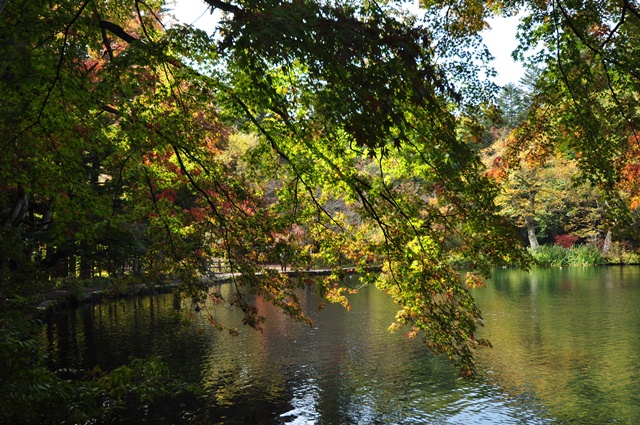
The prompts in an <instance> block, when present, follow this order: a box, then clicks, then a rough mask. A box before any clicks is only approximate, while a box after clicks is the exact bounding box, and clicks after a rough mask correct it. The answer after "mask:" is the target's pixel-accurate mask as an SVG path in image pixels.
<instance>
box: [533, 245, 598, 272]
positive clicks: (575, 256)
mask: <svg viewBox="0 0 640 425" xmlns="http://www.w3.org/2000/svg"><path fill="white" fill-rule="evenodd" d="M529 252H531V255H532V256H533V258H534V259H535V261H536V263H537V264H538V265H540V266H547V267H563V266H598V265H602V264H605V263H606V262H607V261H606V259H605V257H604V255H603V254H602V253H601V252H600V250H599V249H598V248H596V247H595V246H593V245H574V246H572V247H571V248H564V247H562V246H560V245H543V246H541V247H539V248H538V249H536V250H530V251H529Z"/></svg>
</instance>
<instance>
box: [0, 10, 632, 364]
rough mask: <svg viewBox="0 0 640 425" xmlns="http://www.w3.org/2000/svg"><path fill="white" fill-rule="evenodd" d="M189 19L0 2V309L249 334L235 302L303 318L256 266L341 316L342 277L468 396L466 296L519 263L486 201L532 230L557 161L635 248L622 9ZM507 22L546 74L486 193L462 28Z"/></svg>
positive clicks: (515, 246)
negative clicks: (113, 306) (204, 318)
mask: <svg viewBox="0 0 640 425" xmlns="http://www.w3.org/2000/svg"><path fill="white" fill-rule="evenodd" d="M207 3H208V4H210V5H211V6H212V7H214V8H219V9H221V10H222V11H224V17H223V20H222V21H221V22H220V24H219V28H218V31H217V33H216V34H215V36H211V35H207V34H206V33H204V32H202V31H199V30H196V29H194V28H191V27H189V26H181V25H174V26H171V27H167V26H165V25H166V22H167V19H166V16H165V11H164V7H165V6H166V5H165V2H163V1H161V0H151V1H138V0H131V1H111V0H85V1H83V2H80V3H78V2H72V1H65V0H59V1H56V2H53V3H52V2H47V3H43V2H39V1H35V0H21V1H17V0H14V1H10V2H8V3H6V5H4V4H3V7H4V9H3V10H2V11H1V13H2V14H1V15H0V18H1V20H0V39H1V40H2V43H0V74H1V76H2V78H0V87H1V89H0V90H1V92H2V95H3V99H2V103H1V104H0V132H1V134H3V143H2V151H1V153H0V155H1V158H0V159H1V161H0V177H1V181H2V183H1V184H2V192H1V193H0V216H1V218H2V223H1V228H0V232H1V239H0V303H1V304H2V306H3V309H5V310H6V309H8V305H9V304H8V301H7V300H10V299H17V298H20V297H29V296H34V295H35V296H37V295H38V294H40V293H42V292H43V291H46V290H48V289H51V288H52V287H55V285H60V282H61V281H64V280H65V279H67V280H68V279H70V278H71V279H73V278H81V279H91V278H98V277H107V278H108V279H109V281H110V282H112V283H114V282H127V281H132V280H136V281H147V282H157V283H163V282H164V283H167V282H179V283H181V284H183V286H184V288H185V290H187V291H189V293H190V294H191V295H193V296H195V297H204V296H209V297H210V298H211V299H213V300H214V301H215V302H216V303H228V304H230V305H232V306H235V307H238V308H240V309H242V311H243V312H244V313H245V323H246V324H247V325H250V326H253V327H256V328H260V327H261V326H262V322H263V318H262V316H261V315H260V312H259V311H258V309H257V307H256V306H255V304H254V303H253V301H252V300H254V298H253V295H257V296H260V297H262V298H263V299H266V300H268V301H270V302H272V303H273V304H275V305H277V306H279V307H281V308H282V309H283V310H284V311H285V312H286V313H287V314H289V315H290V316H292V317H294V318H296V319H299V320H303V321H308V320H309V319H308V318H307V316H306V315H305V313H304V311H303V309H302V308H301V306H300V305H299V303H298V298H297V295H296V291H297V289H298V288H299V287H301V286H303V285H306V284H307V283H308V282H306V280H300V279H291V278H290V277H289V276H286V275H282V274H280V273H277V272H275V271H274V270H273V269H271V268H267V267H266V266H265V264H266V263H269V262H272V263H273V262H277V261H279V260H280V261H284V262H286V263H288V264H289V265H290V266H291V267H293V269H304V268H307V267H309V266H311V265H322V266H326V267H329V268H331V269H333V271H334V272H333V274H332V275H331V276H330V277H328V278H326V279H324V280H322V281H321V282H319V283H318V290H319V291H320V292H321V293H322V294H323V295H324V296H325V297H326V298H327V299H328V300H329V301H333V302H341V303H343V304H345V305H347V306H348V299H347V297H346V296H345V294H346V293H347V288H344V287H342V286H341V285H340V284H339V282H340V278H341V276H342V274H343V273H344V270H343V267H344V266H349V267H352V268H356V269H357V270H358V271H359V272H361V273H363V279H364V280H365V281H367V282H370V283H375V284H376V285H378V286H379V287H380V288H382V289H383V290H385V291H387V292H388V293H389V294H390V295H391V296H392V297H393V298H394V300H395V301H396V302H397V303H398V305H399V312H398V314H397V317H396V324H394V326H393V327H399V326H403V325H406V326H409V327H410V330H409V333H408V334H409V335H411V336H419V337H420V338H422V339H423V340H424V341H425V342H426V344H427V345H428V346H429V348H430V349H431V350H433V351H434V352H436V353H444V354H446V355H447V356H448V357H449V358H450V359H451V360H452V361H453V362H454V363H455V364H456V365H457V366H459V367H460V370H461V372H462V374H464V375H466V376H472V375H473V374H474V364H473V352H472V350H473V349H474V348H476V347H478V346H483V345H486V344H487V342H486V341H483V340H480V339H477V338H476V331H477V328H478V326H479V325H481V323H482V321H481V317H480V312H479V311H478V310H477V308H476V307H475V303H474V301H473V299H472V297H471V295H470V294H469V292H468V291H467V287H468V286H475V285H478V284H479V276H483V275H484V276H486V275H488V273H489V270H490V268H491V267H492V266H494V265H495V264H505V263H514V264H519V265H521V266H527V264H528V262H529V256H528V254H527V252H526V250H525V249H524V247H523V245H522V244H521V243H520V242H519V240H518V236H517V233H516V231H515V230H514V228H513V226H512V223H511V222H510V221H509V219H508V218H507V217H505V215H503V214H501V208H500V207H499V206H497V205H496V203H495V200H496V198H497V197H498V195H499V194H500V189H499V184H501V183H502V182H503V181H505V179H506V181H507V182H508V185H507V186H506V189H507V191H508V192H509V191H510V192H512V196H511V198H504V200H503V201H501V205H502V206H507V205H510V207H509V208H512V210H513V212H508V214H507V215H508V216H510V217H512V218H513V219H514V220H515V221H516V222H517V221H518V220H520V219H521V220H523V222H526V223H528V224H532V223H534V222H535V216H536V215H537V214H538V210H537V209H536V206H535V205H536V204H535V202H534V201H535V197H536V196H538V199H540V197H541V196H543V194H544V191H540V190H539V187H540V185H542V184H545V185H547V186H551V187H553V190H557V191H558V190H560V191H561V190H568V189H565V188H563V187H562V186H559V185H560V183H557V182H556V180H557V179H559V178H560V179H561V178H562V176H559V175H557V174H553V173H551V174H550V173H547V172H546V171H545V170H547V169H548V165H549V164H552V163H553V161H572V162H571V164H575V166H576V167H578V168H577V169H579V170H580V173H581V174H579V181H580V182H585V183H590V184H591V185H592V186H590V187H595V188H596V189H597V190H598V193H599V194H601V195H600V196H602V199H603V201H602V202H601V204H599V205H603V207H602V208H600V210H598V214H601V215H602V219H601V220H602V222H603V223H608V224H609V225H610V228H611V229H614V228H615V229H629V228H630V225H629V223H632V222H633V218H634V216H633V214H632V209H630V208H629V206H631V207H636V206H637V199H638V193H637V192H638V191H637V188H638V185H637V181H636V180H637V175H636V174H637V172H636V171H637V170H636V168H637V159H636V158H637V155H635V154H636V153H637V152H636V151H637V150H638V149H637V146H638V142H637V130H636V128H637V120H638V110H639V109H638V83H639V80H640V79H639V77H638V75H637V69H638V67H637V66H636V65H637V61H638V59H637V58H638V57H640V55H638V52H637V49H638V43H636V41H637V38H638V12H637V9H636V7H635V5H634V4H632V3H629V2H623V3H618V2H612V3H610V4H609V3H607V2H587V3H583V2H580V4H569V3H566V4H565V3H562V4H561V3H544V2H542V3H540V2H537V3H529V2H504V3H500V2H499V3H490V4H489V3H488V4H483V3H477V2H464V1H463V2H452V3H449V2H446V1H443V2H423V4H422V7H423V12H424V13H423V17H421V18H420V19H418V18H416V17H414V16H412V15H410V14H408V13H407V12H405V11H404V10H403V9H402V8H400V7H399V5H397V4H395V3H393V2H381V3H376V2H351V1H344V2H322V1H311V0H300V1H294V2H276V1H268V0H267V1H265V0H246V1H238V2H221V1H218V0H207ZM521 6H527V7H528V10H529V11H530V13H529V15H527V17H525V18H524V20H523V26H522V28H521V30H522V32H521V39H522V48H523V49H524V48H526V47H536V46H537V45H538V43H539V42H542V43H544V45H545V46H546V47H545V48H544V49H542V50H541V51H540V52H539V53H538V55H537V56H536V58H535V60H536V61H537V62H538V63H539V64H545V65H546V68H545V70H544V72H543V73H542V75H541V76H540V78H539V79H538V80H537V85H536V86H535V91H534V92H533V93H532V94H531V96H530V97H526V98H525V97H520V98H516V97H513V96H514V95H516V94H517V93H516V92H515V91H514V89H513V87H512V88H511V89H510V92H509V94H510V95H511V96H512V98H511V100H509V102H508V104H509V105H511V106H512V107H513V110H512V111H510V112H509V114H508V115H507V116H506V121H507V125H508V126H509V128H511V127H514V126H515V129H514V130H513V132H512V133H511V135H510V136H509V138H508V143H507V144H506V147H505V148H504V149H505V153H504V155H501V156H500V158H499V159H498V158H494V159H493V164H494V165H495V167H494V169H493V170H492V172H489V173H485V172H484V171H485V166H484V165H483V163H482V162H481V160H480V157H479V155H478V153H477V151H478V146H477V145H476V144H477V142H478V141H479V140H482V134H481V130H482V122H483V120H485V119H486V116H487V115H491V111H493V110H494V109H493V108H491V107H490V106H489V104H488V102H489V101H490V100H491V94H492V86H491V85H490V84H488V83H486V82H482V81H481V80H480V75H482V71H483V66H484V65H483V64H484V63H485V61H486V60H487V59H488V55H487V53H486V50H485V49H483V48H482V46H481V44H480V38H479V36H478V32H479V31H480V30H482V29H483V28H484V27H485V23H484V22H485V19H486V18H487V17H489V16H490V15H491V14H492V13H496V12H497V13H511V12H514V11H515V10H517V9H518V8H519V7H521ZM487 72H490V71H487ZM529 100H530V103H531V106H530V108H528V109H527V111H528V112H527V114H526V116H525V115H524V111H523V110H522V108H521V104H522V103H523V102H525V103H528V102H529ZM506 105H507V103H505V104H503V105H502V106H503V108H504V107H505V106H506ZM519 105H520V106H519ZM557 153H562V155H561V156H560V157H556V154H557ZM565 168H566V167H565ZM496 176H499V177H500V178H498V179H496V178H492V177H496ZM565 180H566V179H565ZM550 182H551V183H550ZM522 194H525V195H522ZM549 194H550V196H551V197H553V198H556V199H558V196H557V195H555V194H554V192H549ZM503 195H504V194H503ZM498 199H500V198H498ZM518 199H520V200H522V199H526V200H527V203H525V204H521V203H519V201H518ZM629 201H630V202H629ZM576 202H577V203H579V202H580V201H579V200H576ZM545 205H546V203H545ZM558 208H559V210H560V211H561V210H562V208H566V207H558ZM576 208H577V207H576ZM554 214H556V215H557V211H552V210H549V211H547V212H545V218H544V220H546V221H545V222H548V223H553V220H554V217H555V216H554ZM518 217H520V218H518ZM538 221H539V222H540V219H538ZM549 226H551V224H549ZM534 236H535V235H534ZM550 236H555V235H550ZM530 240H531V238H530ZM460 257H464V258H465V263H466V265H467V267H468V269H469V271H468V272H467V273H466V276H461V275H460V272H459V271H457V270H456V269H455V268H454V266H453V264H454V261H455V260H456V259H459V258H460ZM211 259H224V261H225V262H226V263H227V264H228V269H229V271H231V272H233V273H234V277H233V285H235V286H234V287H235V288H236V291H235V292H234V296H233V297H231V298H229V297H227V298H226V299H223V298H222V297H221V296H220V294H206V288H203V285H202V284H201V278H202V277H203V270H204V269H205V268H206V264H207V262H209V261H210V260H211ZM370 265H380V266H381V267H382V272H381V273H380V274H369V273H367V267H368V266H370ZM212 317H213V316H212ZM212 324H213V325H215V326H217V327H219V328H221V329H223V328H224V327H225V324H224V323H216V322H213V320H212ZM230 331H231V332H232V333H235V332H236V330H234V329H230Z"/></svg>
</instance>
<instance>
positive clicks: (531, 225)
mask: <svg viewBox="0 0 640 425" xmlns="http://www.w3.org/2000/svg"><path fill="white" fill-rule="evenodd" d="M535 204H536V192H535V191H531V192H529V214H527V215H526V216H525V218H524V223H525V225H526V226H527V236H528V237H529V245H530V246H531V249H538V248H540V244H539V243H538V237H537V236H536V225H535Z"/></svg>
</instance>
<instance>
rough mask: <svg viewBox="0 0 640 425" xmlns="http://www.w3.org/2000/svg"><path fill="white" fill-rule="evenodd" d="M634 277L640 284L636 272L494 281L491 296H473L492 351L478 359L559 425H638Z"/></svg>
mask: <svg viewBox="0 0 640 425" xmlns="http://www.w3.org/2000/svg"><path fill="white" fill-rule="evenodd" d="M631 274H635V276H636V277H635V279H636V280H637V274H638V270H635V269H624V270H623V269H605V270H597V269H577V268H572V269H570V270H546V269H545V270H534V271H533V272H531V274H523V273H520V272H517V271H507V272H501V273H499V274H497V275H496V276H495V278H494V283H493V284H491V285H489V287H488V288H487V289H483V290H482V291H486V292H487V293H486V294H484V293H482V291H476V293H475V295H476V296H477V298H478V300H479V303H480V305H481V307H482V309H483V311H484V312H485V318H487V327H486V335H485V336H486V337H488V338H489V339H490V340H491V341H492V343H493V346H494V348H493V349H492V350H490V351H487V352H482V353H481V363H482V364H483V367H485V368H488V369H490V370H491V371H492V372H493V374H492V376H493V378H494V379H495V381H496V382H497V383H499V384H500V385H501V386H502V387H504V388H505V389H506V391H507V392H509V393H510V394H513V395H522V394H523V393H524V394H531V395H534V396H536V397H537V398H539V399H540V400H541V401H542V403H543V404H544V405H545V406H548V407H549V413H550V414H552V415H553V416H554V417H557V418H559V419H568V420H588V421H589V423H605V422H608V421H610V420H612V419H614V418H623V419H624V420H629V421H631V422H633V421H634V419H635V420H637V419H638V417H639V415H640V410H639V409H638V407H637V406H638V403H637V402H638V400H637V397H638V396H637V395H636V394H638V390H639V389H640V388H638V384H637V383H636V381H637V378H638V376H637V375H638V374H637V370H638V369H637V367H636V362H637V359H638V354H637V353H638V350H639V349H640V341H639V340H638V337H637V334H636V329H637V324H638V320H639V319H640V314H639V313H638V312H637V309H635V306H637V303H638V301H639V300H638V295H637V291H636V293H635V294H634V295H633V296H630V293H629V292H628V291H627V290H626V288H625V287H624V285H625V283H624V282H625V279H630V278H631V279H633V277H632V276H630V275H631ZM627 282H628V280H627ZM535 286H537V289H534V287H535ZM634 406H635V407H634ZM585 415H589V416H585Z"/></svg>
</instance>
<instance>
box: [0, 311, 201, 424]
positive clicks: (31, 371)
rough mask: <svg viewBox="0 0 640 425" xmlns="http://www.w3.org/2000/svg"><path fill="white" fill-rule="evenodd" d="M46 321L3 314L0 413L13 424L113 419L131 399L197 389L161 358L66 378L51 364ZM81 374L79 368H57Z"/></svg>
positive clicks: (137, 402)
mask: <svg viewBox="0 0 640 425" xmlns="http://www.w3.org/2000/svg"><path fill="white" fill-rule="evenodd" d="M41 335H42V332H41V325H40V324H37V323H32V322H26V321H24V320H22V319H21V318H16V317H13V318H9V317H5V318H0V370H1V371H2V377H1V378H0V418H2V423H3V424H6V425H11V424H21V425H22V424H24V425H28V424H38V425H41V424H61V423H89V422H92V421H95V420H105V421H111V420H115V419H116V418H117V415H118V413H119V410H120V409H121V408H122V407H124V406H125V405H127V404H131V405H133V406H138V405H145V404H147V403H149V402H151V401H153V400H154V399H159V398H161V397H162V396H164V395H169V394H179V393H181V392H187V391H193V388H192V387H190V386H188V385H186V384H184V383H182V382H179V381H177V380H175V379H173V378H172V377H171V376H170V375H169V371H168V368H167V366H166V365H165V364H164V363H162V362H160V361H159V360H157V359H150V360H138V359H134V360H132V361H131V363H130V364H129V365H124V366H121V367H119V368H117V369H114V370H113V371H110V372H109V373H94V376H77V377H76V379H63V378H62V377H60V376H58V374H57V373H56V372H54V371H51V370H49V369H48V368H47V367H46V356H45V353H44V349H43V345H44V344H43V341H41V340H40V338H41ZM58 372H64V373H65V374H66V375H78V373H77V371H69V370H67V371H58Z"/></svg>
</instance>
